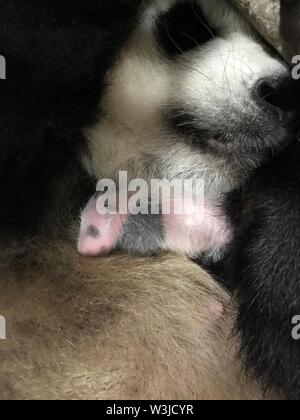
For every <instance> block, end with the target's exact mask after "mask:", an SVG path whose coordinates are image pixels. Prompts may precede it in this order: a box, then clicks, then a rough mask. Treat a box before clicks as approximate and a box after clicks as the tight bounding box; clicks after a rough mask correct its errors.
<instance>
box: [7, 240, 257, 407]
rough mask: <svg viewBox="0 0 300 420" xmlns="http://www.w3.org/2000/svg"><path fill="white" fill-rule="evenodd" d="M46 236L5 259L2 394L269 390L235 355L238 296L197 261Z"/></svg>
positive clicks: (201, 394) (197, 395)
mask: <svg viewBox="0 0 300 420" xmlns="http://www.w3.org/2000/svg"><path fill="white" fill-rule="evenodd" d="M45 245H46V246H45ZM45 245H44V246H43V245H41V244H40V245H39V247H38V248H39V249H38V250H37V249H36V248H34V249H32V250H31V251H28V252H27V254H26V256H25V255H23V256H22V258H20V255H10V257H9V261H10V262H9V263H7V262H4V261H3V260H5V261H7V258H3V260H2V264H1V267H2V268H1V285H0V305H1V311H2V313H3V314H4V315H5V316H6V318H7V320H8V325H7V334H8V339H7V340H6V341H3V342H0V345H1V360H0V371H1V378H0V389H1V398H2V399H115V398H116V399H148V398H149V399H157V398H162V399H177V398H179V399H261V398H263V395H262V393H261V392H259V391H258V390H257V388H256V387H255V386H254V385H253V383H252V384H251V381H250V384H249V382H247V381H246V380H245V378H244V377H243V376H242V375H241V374H240V369H239V364H238V363H237V361H236V360H235V359H234V354H235V348H236V346H235V342H234V340H232V338H231V336H230V334H231V328H232V327H231V325H232V318H231V317H232V315H231V310H232V309H231V304H230V300H229V298H228V296H227V295H226V293H225V292H224V291H223V290H222V289H221V288H220V287H218V286H217V285H216V283H215V282H214V281H213V280H212V279H211V278H210V276H208V275H207V274H206V273H205V272H203V271H202V270H201V269H200V268H199V267H198V266H196V265H195V264H192V263H190V262H189V261H188V260H185V259H183V258H180V257H176V256H170V255H169V256H168V255H165V256H162V257H160V258H158V259H140V260H136V259H130V258H128V257H122V256H115V257H112V258H107V259H100V260H89V259H85V258H81V257H79V256H78V255H77V253H76V251H75V250H74V249H73V247H69V246H66V245H65V243H61V244H60V243H57V242H56V243H54V244H52V246H51V244H49V243H47V244H45ZM49 246H51V253H50V254H49ZM6 257H8V255H6ZM54 259H55V262H56V263H55V264H54V263H53V261H54ZM33 266H35V267H36V269H35V270H34V271H33V269H32V267H33ZM175 302H176V304H174V303H175ZM223 308H226V309H225V311H223ZM199 309H200V311H199ZM201 314H202V315H201ZM208 314H209V316H208ZM229 349H230V351H229Z"/></svg>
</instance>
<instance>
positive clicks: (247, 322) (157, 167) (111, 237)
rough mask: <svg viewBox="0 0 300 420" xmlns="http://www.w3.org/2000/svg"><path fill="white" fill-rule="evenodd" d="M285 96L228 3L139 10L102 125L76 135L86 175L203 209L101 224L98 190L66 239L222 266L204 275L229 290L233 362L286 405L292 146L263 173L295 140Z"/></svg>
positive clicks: (266, 54) (294, 380) (295, 102)
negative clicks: (80, 137) (239, 347)
mask: <svg viewBox="0 0 300 420" xmlns="http://www.w3.org/2000/svg"><path fill="white" fill-rule="evenodd" d="M299 93H300V90H299V86H298V84H297V83H295V82H294V81H293V80H292V77H291V74H290V70H289V69H288V68H287V66H285V65H284V64H283V63H281V62H280V60H279V59H278V58H276V57H274V56H271V55H270V51H268V50H267V47H266V46H264V45H262V43H261V40H260V39H259V38H258V36H256V35H255V34H254V33H253V31H252V30H251V28H250V27H249V26H248V25H247V24H246V23H245V22H244V21H243V20H242V19H241V18H240V16H239V15H238V14H237V12H236V11H235V10H233V9H232V7H231V6H230V5H229V4H228V2H226V1H218V2H215V1H205V0H202V1H198V2H197V1H164V2H162V1H160V2H153V3H152V6H151V7H149V8H147V10H146V11H145V12H144V14H143V15H142V18H141V19H140V21H139V24H138V27H137V29H136V30H135V31H134V33H133V34H132V36H131V38H130V39H129V40H128V42H127V44H126V45H125V47H124V49H123V50H122V51H121V54H120V57H119V59H118V61H117V62H116V63H115V67H114V69H113V70H112V71H111V72H110V73H109V75H108V88H107V90H106V93H105V95H104V98H103V101H102V112H103V114H102V119H101V121H100V122H99V123H97V124H96V125H95V126H94V127H92V128H91V129H89V130H88V138H89V150H90V159H88V158H87V160H86V162H87V169H88V170H89V171H90V172H91V173H92V174H93V175H95V176H97V177H98V178H100V177H102V178H103V177H105V178H106V177H109V178H111V179H112V180H114V181H116V183H118V182H117V180H118V174H119V172H120V171H122V172H123V171H126V173H127V174H128V177H129V181H130V180H134V179H139V178H142V179H143V180H146V181H147V182H148V183H149V184H150V182H152V180H153V179H156V178H158V179H167V180H169V181H174V180H175V179H176V180H178V179H191V178H192V179H194V181H195V184H196V188H197V183H198V185H200V182H201V181H203V182H204V188H205V190H204V202H203V207H202V209H198V212H196V214H193V216H192V217H191V216H190V215H188V214H186V212H185V211H184V210H183V212H182V213H181V214H180V215H176V214H174V213H173V214H172V212H171V213H168V214H164V213H163V212H162V210H161V209H160V211H159V213H158V214H152V213H151V211H149V212H148V213H145V214H130V212H128V213H127V214H124V213H123V214H121V213H120V212H119V211H117V212H115V209H114V212H113V213H111V214H109V213H107V214H106V213H105V212H104V213H101V212H100V211H99V206H98V204H99V199H101V197H102V196H103V193H104V195H105V191H104V190H103V191H101V192H102V195H100V196H99V194H98V195H95V196H94V197H92V198H91V200H90V201H89V203H88V205H87V206H86V208H85V210H84V212H83V214H82V221H81V230H80V236H79V243H78V249H79V251H80V253H82V254H83V255H88V256H101V255H102V256H103V255H107V254H108V253H110V252H111V251H112V250H114V249H119V250H122V251H125V252H127V253H129V254H131V255H153V254H156V253H157V252H158V251H159V250H169V251H173V252H177V253H180V254H183V255H187V256H189V257H192V258H201V262H205V264H206V265H209V264H211V263H220V261H222V259H224V260H223V261H222V266H225V272H224V270H223V272H222V273H221V274H220V272H219V270H218V275H219V276H220V275H221V276H222V277H223V281H225V282H226V283H227V285H228V287H232V286H234V289H235V290H237V297H238V301H239V303H240V306H239V309H238V314H239V317H238V326H239V329H240V331H241V335H242V338H243V351H244V352H243V353H244V354H246V361H247V365H248V367H249V368H250V369H253V368H254V370H255V371H256V373H258V374H259V377H260V378H263V380H265V381H266V382H267V385H268V386H271V387H272V386H276V388H277V389H278V390H280V391H283V392H284V393H285V395H287V396H288V397H289V398H293V399H299V398H300V394H299V390H300V370H299V369H300V365H299V362H298V360H299V355H300V348H299V343H298V342H297V341H295V340H293V338H292V329H293V326H292V320H293V317H294V316H296V315H297V314H300V304H299V299H298V297H297V296H300V293H299V290H298V286H297V284H298V281H297V278H298V274H297V273H298V268H297V267H298V261H299V255H298V249H300V238H298V234H297V232H298V228H297V225H298V221H299V220H298V219H299V217H298V210H299V205H298V199H296V196H297V192H296V191H297V189H298V187H299V182H298V170H297V169H296V168H297V163H296V162H297V157H298V155H299V151H298V149H299V147H298V146H297V145H296V146H294V145H293V146H290V149H288V152H286V154H285V157H284V156H280V158H279V160H276V161H275V163H272V164H271V166H270V167H268V166H267V167H265V163H266V162H267V161H268V160H271V159H273V158H274V157H275V156H276V155H278V154H280V152H282V150H283V149H284V148H286V147H288V146H289V145H290V144H291V143H294V142H295V137H296V133H297V125H298V124H297V122H298V119H299V111H300V106H299V105H300V100H299V98H300V95H299ZM116 142H117V143H116ZM116 144H118V147H116ZM260 167H263V168H262V169H259V170H258V168H260ZM294 168H295V169H294ZM279 170H280V171H279ZM277 171H279V174H277ZM117 189H118V188H117ZM117 189H116V190H117ZM232 191H234V194H229V193H231V192H232ZM290 195H291V197H290ZM120 196H121V192H120V191H119V192H118V193H117V197H118V199H119V198H120ZM109 199H110V197H109V196H107V200H108V201H109ZM127 199H128V200H131V199H132V197H131V196H130V194H129V195H128V197H127ZM138 199H139V200H140V199H141V195H140V194H138ZM151 200H152V199H151V198H150V195H149V209H150V206H151V205H152V204H153V203H151ZM167 200H170V198H169V197H167ZM117 201H118V200H117ZM163 201H164V197H162V198H161V201H160V203H159V205H160V206H162V205H163ZM171 201H172V198H171ZM173 201H174V199H173ZM185 204H188V208H191V207H192V206H193V205H194V203H193V200H192V199H191V200H190V202H188V203H187V201H185ZM199 217H200V219H201V223H200V224H197V223H196V221H195V219H197V218H199ZM283 217H286V219H287V225H286V226H285V225H284V223H283V221H282V218H283ZM224 256H225V257H224ZM211 269H212V270H213V267H211ZM297 366H298V367H297Z"/></svg>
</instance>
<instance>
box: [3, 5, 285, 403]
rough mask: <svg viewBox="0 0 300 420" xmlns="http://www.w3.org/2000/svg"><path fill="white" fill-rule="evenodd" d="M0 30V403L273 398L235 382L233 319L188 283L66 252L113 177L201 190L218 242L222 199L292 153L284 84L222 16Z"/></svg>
mask: <svg viewBox="0 0 300 420" xmlns="http://www.w3.org/2000/svg"><path fill="white" fill-rule="evenodd" d="M0 22H1V25H0V28H1V29H0V47H1V49H0V54H1V55H3V56H4V57H5V58H6V63H7V80H5V81H1V83H0V91H1V97H2V98H5V100H3V101H1V104H0V126H1V143H0V148H1V149H0V150H1V157H0V170H1V175H2V176H1V177H0V191H1V194H2V195H1V196H2V197H5V200H4V199H3V202H2V205H1V206H0V216H1V217H0V224H1V226H0V228H1V242H0V243H1V257H0V258H1V266H0V270H1V282H0V314H1V317H5V319H6V328H7V331H6V338H7V339H6V340H4V341H0V351H1V355H2V357H1V360H0V396H1V398H2V399H62V398H64V399H65V398H66V399H86V398H87V399H157V398H163V399H191V398H192V399H263V398H280V397H281V392H279V393H277V392H276V393H273V392H272V390H271V392H270V394H269V393H267V394H266V393H265V392H263V391H265V389H264V387H261V386H260V385H259V384H257V382H256V380H255V379H254V378H253V377H252V376H250V377H248V376H247V377H246V375H244V373H243V370H242V368H241V366H240V363H239V361H238V360H237V359H236V351H237V349H238V348H239V343H238V341H239V340H238V338H233V337H232V334H231V333H232V328H233V325H234V312H235V308H234V303H233V302H232V301H231V299H230V297H229V296H228V293H227V292H226V291H225V290H224V289H223V288H222V287H221V286H220V285H219V284H217V282H216V281H214V280H213V279H212V278H211V277H210V276H209V275H208V274H207V273H206V272H205V271H204V270H203V269H201V268H200V267H199V266H197V265H196V264H194V263H193V262H192V261H190V260H188V259H186V258H185V257H182V256H176V255H171V254H168V253H167V254H164V255H159V256H157V257H155V258H141V259H139V258H136V257H127V256H124V254H123V255H122V254H121V255H120V254H116V255H114V256H111V257H108V258H105V259H93V260H91V259H87V258H84V257H80V256H79V255H77V252H76V249H75V247H74V243H75V237H76V236H77V235H78V233H77V232H78V217H79V214H80V209H81V208H82V207H84V205H85V203H86V202H87V201H88V198H89V197H90V196H91V195H92V194H93V192H94V191H93V190H94V185H95V182H96V180H97V179H100V178H103V177H109V178H111V179H114V180H115V179H117V176H118V173H119V171H122V170H125V171H127V172H128V174H129V178H130V179H135V178H137V177H141V178H143V179H145V180H151V178H153V177H155V178H161V177H163V178H166V179H174V178H178V177H179V178H181V179H183V178H185V177H186V176H188V177H189V178H192V179H195V180H197V179H204V180H205V185H206V189H205V195H206V199H207V200H208V202H209V204H210V206H212V207H213V209H215V208H217V209H218V211H220V209H221V213H222V214H221V218H223V220H224V225H221V227H222V230H224V232H229V236H230V235H231V234H232V230H231V229H229V231H228V229H227V218H228V220H229V217H230V215H229V213H228V214H227V212H224V211H223V203H224V197H225V195H227V194H228V193H230V192H232V191H233V190H235V189H237V188H239V187H241V185H243V184H244V183H245V182H246V181H247V180H248V178H249V177H250V176H251V174H252V172H253V171H254V170H255V169H256V168H258V167H260V166H261V165H262V164H263V163H264V162H265V161H266V160H267V159H268V157H269V156H270V155H272V154H273V152H277V151H278V152H280V151H281V149H283V148H284V147H285V146H287V145H288V143H289V142H290V135H289V133H290V130H289V129H288V128H287V127H289V126H290V124H291V114H290V111H288V112H285V110H286V107H285V106H282V108H281V106H279V107H278V106H277V104H278V103H280V104H281V101H282V99H281V89H280V88H279V86H280V85H281V83H283V80H287V78H288V74H289V71H288V68H287V66H286V65H285V64H284V63H282V62H281V60H280V59H279V58H278V57H277V56H276V55H274V53H273V52H272V51H269V49H268V47H267V46H265V45H264V44H263V42H262V41H261V39H260V38H258V37H257V35H256V34H255V33H254V32H253V31H252V30H251V28H250V27H249V26H248V24H247V23H246V22H245V21H244V20H243V19H242V17H241V16H240V15H239V14H238V13H237V12H236V11H235V10H234V9H233V8H232V7H231V6H230V3H229V2H227V1H225V0H218V1H211V0H210V1H206V0H199V1H195V2H192V1H189V0H186V1H180V0H177V1H175V0H174V1H163V0H160V1H155V0H153V1H152V0H151V1H149V2H142V1H138V0H118V1H117V2H113V3H112V2H106V1H99V0H97V1H89V2H88V3H87V2H83V1H77V2H71V1H69V0H64V1H59V0H52V1H51V2H43V3H40V2H30V3H29V2H27V3H22V4H20V3H19V2H17V1H12V0H10V1H8V0H7V1H6V0H2V4H1V16H0ZM253 57H255V59H253ZM274 88H275V91H273V89H274ZM277 88H278V90H277ZM270 91H271V95H270ZM212 207H209V208H210V209H211V208H212ZM214 212H215V210H214ZM223 213H224V214H223ZM87 215H90V213H89V212H87ZM159 216H160V215H159ZM158 219H160V218H158ZM217 219H218V220H219V218H217ZM215 220H216V219H215ZM145 226H146V227H147V226H148V224H147V223H146V225H145ZM158 226H162V224H161V223H160V220H158ZM216 228H217V229H219V228H220V225H217V226H216ZM223 228H224V229H223ZM233 230H234V227H233ZM131 232H132V230H130V233H131ZM148 232H150V230H148ZM89 233H91V234H92V236H95V237H96V238H97V231H95V230H93V229H91V230H90V232H89ZM159 234H160V237H161V239H162V241H163V242H164V241H165V237H164V235H161V231H160V232H159ZM97 239H99V238H97ZM197 239H198V238H197ZM129 242H130V241H129ZM227 242H228V239H227V236H226V235H225V240H224V245H225V246H227ZM130 243H131V242H130ZM114 245H115V244H113V248H114ZM221 245H222V246H221V248H223V244H221ZM209 248H210V247H209ZM127 249H128V248H127V246H125V247H124V250H126V251H127ZM165 249H171V250H172V247H169V248H168V247H166V248H165ZM206 251H207V250H205V251H204V252H206ZM209 251H210V249H209ZM183 253H184V252H183ZM3 319H4V318H3ZM272 382H273V381H272ZM272 385H273V383H272ZM274 385H277V384H276V383H274ZM271 388H272V386H271ZM280 388H281V389H280V391H281V390H282V388H285V387H280Z"/></svg>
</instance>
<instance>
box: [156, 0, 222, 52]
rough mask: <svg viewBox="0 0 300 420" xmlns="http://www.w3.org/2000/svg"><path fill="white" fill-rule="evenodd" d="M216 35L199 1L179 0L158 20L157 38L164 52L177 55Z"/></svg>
mask: <svg viewBox="0 0 300 420" xmlns="http://www.w3.org/2000/svg"><path fill="white" fill-rule="evenodd" d="M215 36H216V31H215V29H214V28H211V27H210V26H209V24H208V22H207V20H206V19H205V17H204V15H203V13H202V10H201V8H200V5H199V3H197V2H195V1H194V0H192V1H191V2H183V1H178V2H177V3H176V4H175V5H174V6H173V7H171V9H170V10H169V11H168V12H167V13H164V14H163V15H162V16H160V17H159V19H158V21H157V30H156V39H157V43H158V45H159V46H160V48H161V49H162V51H163V53H164V54H165V55H167V56H169V57H175V58H176V57H177V56H178V55H181V54H182V53H184V52H187V51H189V50H192V49H193V48H197V47H199V46H201V45H203V44H205V43H206V42H208V41H210V40H211V39H212V38H214V37H215Z"/></svg>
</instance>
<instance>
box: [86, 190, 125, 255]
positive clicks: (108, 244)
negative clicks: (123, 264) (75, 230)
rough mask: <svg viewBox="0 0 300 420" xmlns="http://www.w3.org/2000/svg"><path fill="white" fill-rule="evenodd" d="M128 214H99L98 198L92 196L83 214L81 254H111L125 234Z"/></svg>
mask: <svg viewBox="0 0 300 420" xmlns="http://www.w3.org/2000/svg"><path fill="white" fill-rule="evenodd" d="M126 217H127V216H126V215H118V214H117V215H110V214H99V213H98V211H97V198H96V197H92V198H91V199H90V201H89V202H88V204H87V206H86V208H85V209H84V211H83V213H82V216H81V227H80V234H79V240H78V251H79V252H80V254H81V255H84V256H88V257H98V256H104V255H108V254H110V253H111V252H112V251H113V250H114V249H115V247H116V243H117V242H118V240H119V239H120V238H121V237H122V235H123V226H124V221H125V220H126Z"/></svg>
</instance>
